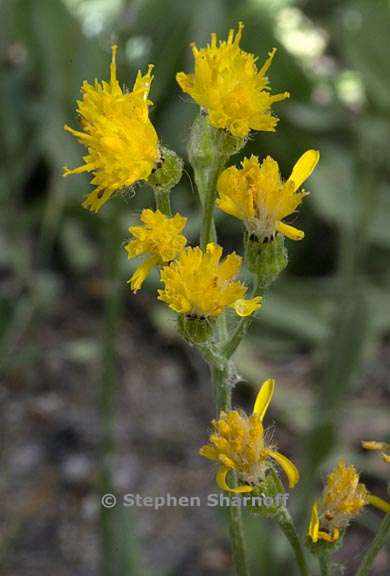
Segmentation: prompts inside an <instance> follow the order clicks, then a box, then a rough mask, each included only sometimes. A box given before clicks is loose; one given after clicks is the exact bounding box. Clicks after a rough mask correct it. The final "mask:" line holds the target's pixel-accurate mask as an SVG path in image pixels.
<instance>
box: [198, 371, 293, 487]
mask: <svg viewBox="0 0 390 576" xmlns="http://www.w3.org/2000/svg"><path fill="white" fill-rule="evenodd" d="M274 388H275V380H272V379H270V380H266V381H265V382H264V383H263V384H262V386H261V388H260V390H259V392H258V394H257V398H256V401H255V404H254V407H253V412H252V414H251V416H247V415H246V414H245V413H243V412H238V411H237V410H231V411H229V412H221V413H220V415H219V419H218V420H213V421H212V425H213V428H214V432H213V433H212V434H211V435H210V440H209V441H210V444H206V445H205V446H202V448H201V449H200V450H199V454H200V455H201V456H204V457H205V458H208V459H209V460H214V461H215V462H218V464H220V467H219V469H218V472H217V477H216V480H217V484H218V486H219V487H220V488H221V489H222V490H226V491H228V492H236V493H240V492H251V491H252V490H254V488H255V487H256V486H257V485H258V484H259V483H260V482H262V481H263V480H264V479H265V476H266V473H267V470H269V469H270V468H271V467H272V466H273V464H272V463H271V462H270V460H271V459H272V460H275V462H276V463H277V464H279V466H281V468H282V469H283V470H284V472H285V473H286V475H287V478H288V483H289V487H290V488H293V487H294V486H295V485H296V484H297V482H298V480H299V472H298V470H297V468H296V467H295V465H294V464H293V463H292V462H291V460H289V459H288V458H286V456H283V454H280V452H276V450H275V449H274V448H273V447H270V446H267V443H266V440H265V437H264V428H263V418H264V414H265V413H266V411H267V408H268V406H269V403H270V402H271V399H272V395H273V392H274ZM230 470H236V472H237V474H238V477H239V485H238V486H237V487H235V488H232V487H230V486H229V484H228V483H227V478H226V477H227V475H228V473H229V471H230Z"/></svg>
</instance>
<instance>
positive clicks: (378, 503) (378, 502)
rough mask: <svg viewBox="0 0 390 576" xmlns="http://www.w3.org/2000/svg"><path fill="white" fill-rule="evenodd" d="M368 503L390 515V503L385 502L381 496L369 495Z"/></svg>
mask: <svg viewBox="0 0 390 576" xmlns="http://www.w3.org/2000/svg"><path fill="white" fill-rule="evenodd" d="M368 503H369V504H371V505H372V506H375V508H378V509H379V510H382V512H385V513H386V514H390V503H389V502H386V500H383V499H382V498H379V496H374V494H369V495H368Z"/></svg>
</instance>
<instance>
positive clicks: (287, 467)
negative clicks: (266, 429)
mask: <svg viewBox="0 0 390 576" xmlns="http://www.w3.org/2000/svg"><path fill="white" fill-rule="evenodd" d="M263 452H264V453H265V454H267V455H268V456H269V457H270V458H273V459H274V460H276V462H277V463H278V464H279V466H280V467H281V468H282V469H283V470H284V472H285V474H286V476H287V478H288V486H289V488H294V486H295V485H296V484H297V483H298V482H299V472H298V468H297V467H296V466H295V464H294V463H293V462H291V460H290V459H289V458H287V456H283V454H281V453H280V452H276V451H275V450H270V449H269V448H264V450H263Z"/></svg>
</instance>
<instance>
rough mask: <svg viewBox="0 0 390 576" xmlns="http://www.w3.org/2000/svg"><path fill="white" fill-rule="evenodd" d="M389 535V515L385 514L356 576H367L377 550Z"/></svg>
mask: <svg viewBox="0 0 390 576" xmlns="http://www.w3.org/2000/svg"><path fill="white" fill-rule="evenodd" d="M389 533H390V514H386V516H385V517H384V518H383V520H382V523H381V525H380V527H379V530H378V532H377V533H376V535H375V537H374V539H373V541H372V542H371V544H370V546H369V548H368V550H367V552H366V554H365V555H364V558H363V560H362V562H361V564H360V566H359V568H358V571H357V572H356V576H367V575H368V574H369V573H370V570H371V568H372V566H373V564H374V561H375V558H376V556H377V554H378V552H379V550H380V549H381V548H382V546H383V545H384V543H385V541H386V538H387V537H388V535H389Z"/></svg>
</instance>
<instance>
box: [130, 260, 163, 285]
mask: <svg viewBox="0 0 390 576" xmlns="http://www.w3.org/2000/svg"><path fill="white" fill-rule="evenodd" d="M158 262H159V258H158V256H150V258H147V259H146V260H145V262H143V263H142V264H141V266H139V267H138V268H137V270H136V271H135V272H134V274H133V275H132V277H131V278H130V280H129V281H128V282H129V283H130V287H131V289H132V291H133V292H134V294H135V293H136V292H138V290H140V288H141V287H142V284H143V283H144V281H145V278H146V277H147V276H148V275H149V273H150V271H151V270H152V268H153V267H154V266H156V264H158Z"/></svg>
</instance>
